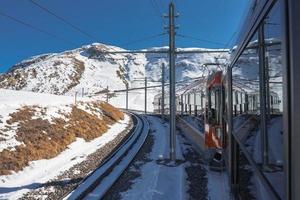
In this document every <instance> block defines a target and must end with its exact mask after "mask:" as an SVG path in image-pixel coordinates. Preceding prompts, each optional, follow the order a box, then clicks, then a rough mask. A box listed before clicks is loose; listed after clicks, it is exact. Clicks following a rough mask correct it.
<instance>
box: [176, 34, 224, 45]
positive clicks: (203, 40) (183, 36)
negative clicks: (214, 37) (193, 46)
mask: <svg viewBox="0 0 300 200" xmlns="http://www.w3.org/2000/svg"><path fill="white" fill-rule="evenodd" d="M177 36H179V37H182V38H188V39H192V40H196V41H201V42H207V43H211V44H217V45H222V46H224V47H225V46H226V44H224V43H220V42H215V41H210V40H205V39H200V38H196V37H193V36H188V35H182V34H177Z"/></svg>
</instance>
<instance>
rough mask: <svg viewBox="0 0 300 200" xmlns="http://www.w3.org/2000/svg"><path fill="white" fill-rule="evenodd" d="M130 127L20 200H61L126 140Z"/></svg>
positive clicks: (131, 124) (130, 125)
mask: <svg viewBox="0 0 300 200" xmlns="http://www.w3.org/2000/svg"><path fill="white" fill-rule="evenodd" d="M132 127H133V122H132V120H130V123H129V124H128V126H127V128H126V129H125V130H124V131H122V132H121V133H120V134H119V135H118V136H117V137H115V138H114V139H113V140H112V141H110V142H108V143H107V144H106V145H105V146H103V147H101V148H99V149H98V150H97V151H96V152H94V153H92V154H90V155H88V156H87V159H86V160H84V161H83V162H81V163H78V164H76V165H74V166H73V167H71V168H70V169H69V170H67V171H65V172H63V173H62V174H60V175H59V176H57V177H56V178H55V179H53V180H50V181H48V182H47V183H44V184H41V186H40V187H39V188H38V189H35V190H33V191H31V192H28V193H26V194H25V195H24V196H23V197H22V198H21V199H22V200H29V199H30V200H32V199H51V200H52V199H62V198H63V197H64V196H65V195H66V194H68V193H70V192H71V191H73V190H74V189H75V188H76V187H77V186H78V185H79V184H80V182H81V181H82V180H83V179H84V178H85V177H86V176H87V175H88V174H89V173H90V172H92V171H94V170H95V169H97V168H98V167H99V165H100V164H101V163H102V161H103V160H104V159H105V158H106V157H107V156H108V155H109V154H110V153H111V151H112V150H114V149H115V148H116V147H117V146H118V145H119V144H120V143H121V142H122V141H124V139H126V138H127V136H128V133H129V132H130V130H131V129H132Z"/></svg>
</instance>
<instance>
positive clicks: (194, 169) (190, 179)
mask: <svg viewBox="0 0 300 200" xmlns="http://www.w3.org/2000/svg"><path fill="white" fill-rule="evenodd" d="M178 138H179V142H180V145H181V149H182V152H183V157H184V160H185V161H186V162H185V164H184V165H185V172H186V182H187V185H186V194H187V198H188V199H191V200H194V199H195V200H206V199H208V188H207V184H208V180H207V169H206V168H205V167H204V161H203V159H202V158H201V155H200V154H199V153H198V152H197V151H196V150H195V149H194V148H193V146H192V145H191V144H190V143H189V141H188V140H187V139H186V137H185V136H184V135H183V133H181V132H180V134H179V137H178Z"/></svg>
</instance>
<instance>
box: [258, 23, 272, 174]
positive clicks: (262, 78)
mask: <svg viewBox="0 0 300 200" xmlns="http://www.w3.org/2000/svg"><path fill="white" fill-rule="evenodd" d="M258 43H259V49H258V51H259V60H260V62H259V89H260V91H259V96H260V134H261V146H262V152H263V154H262V165H263V168H264V169H266V168H267V165H268V162H269V152H268V149H269V147H268V146H269V145H268V130H267V119H266V106H267V104H266V95H267V94H266V85H265V84H266V70H265V67H266V56H265V38H264V26H263V25H262V26H261V27H260V28H259V29H258Z"/></svg>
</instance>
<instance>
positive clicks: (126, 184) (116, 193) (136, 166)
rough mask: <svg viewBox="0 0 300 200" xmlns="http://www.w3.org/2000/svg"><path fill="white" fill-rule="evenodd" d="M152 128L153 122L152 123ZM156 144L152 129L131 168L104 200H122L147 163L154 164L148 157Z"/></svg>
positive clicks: (124, 173)
mask: <svg viewBox="0 0 300 200" xmlns="http://www.w3.org/2000/svg"><path fill="white" fill-rule="evenodd" d="M150 127H151V121H150ZM153 144H154V135H153V130H152V129H151V128H150V131H149V134H148V136H147V138H146V141H145V143H144V144H143V146H142V148H141V149H140V151H139V152H138V154H137V155H136V156H135V158H134V159H133V161H132V162H131V164H130V165H129V167H128V168H127V169H126V170H125V171H124V172H123V173H122V175H121V176H120V178H119V179H118V181H117V182H116V183H115V184H114V185H113V186H112V187H111V188H110V189H109V191H108V192H107V193H106V195H105V196H104V197H103V200H118V199H121V198H122V196H121V193H122V192H125V191H127V190H128V189H130V188H131V186H132V185H133V181H134V180H135V179H136V178H138V177H140V176H141V173H140V168H141V167H142V166H143V165H144V164H145V163H147V162H152V161H153V160H152V159H149V157H148V155H149V153H151V151H152V147H153Z"/></svg>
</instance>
